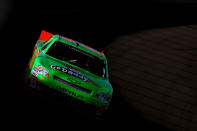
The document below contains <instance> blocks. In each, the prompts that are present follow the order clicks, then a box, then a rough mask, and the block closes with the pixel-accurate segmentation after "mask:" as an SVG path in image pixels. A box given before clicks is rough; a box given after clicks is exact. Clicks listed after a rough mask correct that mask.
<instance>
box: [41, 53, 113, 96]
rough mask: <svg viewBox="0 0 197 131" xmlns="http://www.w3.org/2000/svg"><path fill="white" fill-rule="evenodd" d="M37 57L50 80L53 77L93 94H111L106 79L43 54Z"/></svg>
mask: <svg viewBox="0 0 197 131" xmlns="http://www.w3.org/2000/svg"><path fill="white" fill-rule="evenodd" d="M38 57H39V63H40V64H41V65H42V66H44V67H45V68H46V69H47V70H48V71H49V76H50V78H51V79H53V78H54V76H55V77H59V78H61V79H63V80H65V81H67V82H70V83H72V84H75V85H77V86H81V87H84V88H86V89H89V90H93V91H95V92H102V91H104V92H109V93H110V92H112V87H111V84H110V82H109V81H108V80H107V79H104V78H102V77H99V76H97V75H94V74H92V73H90V72H88V71H87V70H84V69H82V68H80V67H77V66H75V65H72V64H70V63H68V62H64V61H61V60H57V59H55V58H53V57H51V56H48V55H46V54H44V53H40V54H39V56H38Z"/></svg>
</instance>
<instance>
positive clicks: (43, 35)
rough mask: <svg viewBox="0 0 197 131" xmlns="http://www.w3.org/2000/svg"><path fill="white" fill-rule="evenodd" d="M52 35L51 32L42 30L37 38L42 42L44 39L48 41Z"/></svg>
mask: <svg viewBox="0 0 197 131" xmlns="http://www.w3.org/2000/svg"><path fill="white" fill-rule="evenodd" d="M52 36H53V34H51V33H49V32H46V31H44V30H42V32H41V34H40V37H39V40H40V41H42V42H45V41H48V40H49V39H50V38H51V37H52Z"/></svg>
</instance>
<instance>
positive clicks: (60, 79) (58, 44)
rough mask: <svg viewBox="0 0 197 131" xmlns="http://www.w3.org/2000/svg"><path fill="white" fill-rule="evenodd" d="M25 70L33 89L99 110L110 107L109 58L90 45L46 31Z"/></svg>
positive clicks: (28, 83)
mask: <svg viewBox="0 0 197 131" xmlns="http://www.w3.org/2000/svg"><path fill="white" fill-rule="evenodd" d="M25 74H26V75H25V79H26V82H25V83H27V85H28V88H30V89H31V90H33V91H36V92H39V93H41V94H47V95H49V96H53V97H55V98H58V101H63V102H69V103H70V104H71V103H72V104H76V103H77V105H80V108H82V107H84V106H85V107H88V109H93V110H96V113H98V112H99V113H98V114H102V112H105V111H106V110H107V109H108V108H109V105H110V102H111V99H112V93H113V88H112V86H111V84H110V82H109V79H108V75H109V74H108V64H107V59H106V57H105V55H104V53H103V52H99V51H97V50H95V49H93V48H91V47H89V46H87V45H84V44H82V43H79V42H77V41H74V40H72V39H69V38H67V37H64V36H61V35H53V34H51V33H49V32H46V31H42V32H41V34H40V37H39V40H38V41H37V43H36V45H35V47H34V51H33V55H32V58H31V59H30V62H29V65H28V68H27V70H26V73H25ZM90 107H91V108H90Z"/></svg>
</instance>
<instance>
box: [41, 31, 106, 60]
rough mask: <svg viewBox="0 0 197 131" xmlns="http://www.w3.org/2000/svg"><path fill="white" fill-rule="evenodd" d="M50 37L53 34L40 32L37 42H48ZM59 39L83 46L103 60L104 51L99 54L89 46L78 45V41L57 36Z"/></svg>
mask: <svg viewBox="0 0 197 131" xmlns="http://www.w3.org/2000/svg"><path fill="white" fill-rule="evenodd" d="M52 36H53V34H51V33H49V32H47V31H45V30H42V32H41V34H40V37H39V40H40V41H42V42H45V41H48V40H49V39H50V38H51V37H52ZM59 38H62V39H64V40H66V41H69V42H71V43H73V44H76V45H80V46H83V47H84V48H87V49H89V50H91V51H93V52H95V53H97V54H98V55H100V56H103V59H104V58H105V55H104V51H102V52H99V51H97V50H95V49H93V48H91V47H89V46H87V45H84V44H82V43H80V42H78V41H75V40H72V39H69V38H67V37H64V36H60V35H59Z"/></svg>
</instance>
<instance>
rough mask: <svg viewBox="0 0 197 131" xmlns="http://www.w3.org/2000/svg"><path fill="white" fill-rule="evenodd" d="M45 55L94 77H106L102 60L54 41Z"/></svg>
mask: <svg viewBox="0 0 197 131" xmlns="http://www.w3.org/2000/svg"><path fill="white" fill-rule="evenodd" d="M46 54H47V55H49V56H52V57H54V58H56V59H59V60H62V61H66V62H69V63H71V64H73V65H76V66H78V67H80V68H83V69H85V70H87V71H89V72H91V73H93V74H95V75H98V76H101V77H104V78H105V77H106V74H105V72H106V69H105V64H104V60H101V59H99V58H98V57H96V56H93V55H91V54H89V53H87V52H84V51H82V50H80V49H77V48H75V47H73V46H70V45H67V44H65V43H62V42H59V41H55V43H53V45H52V46H51V47H50V48H49V50H48V51H47V53H46Z"/></svg>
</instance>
